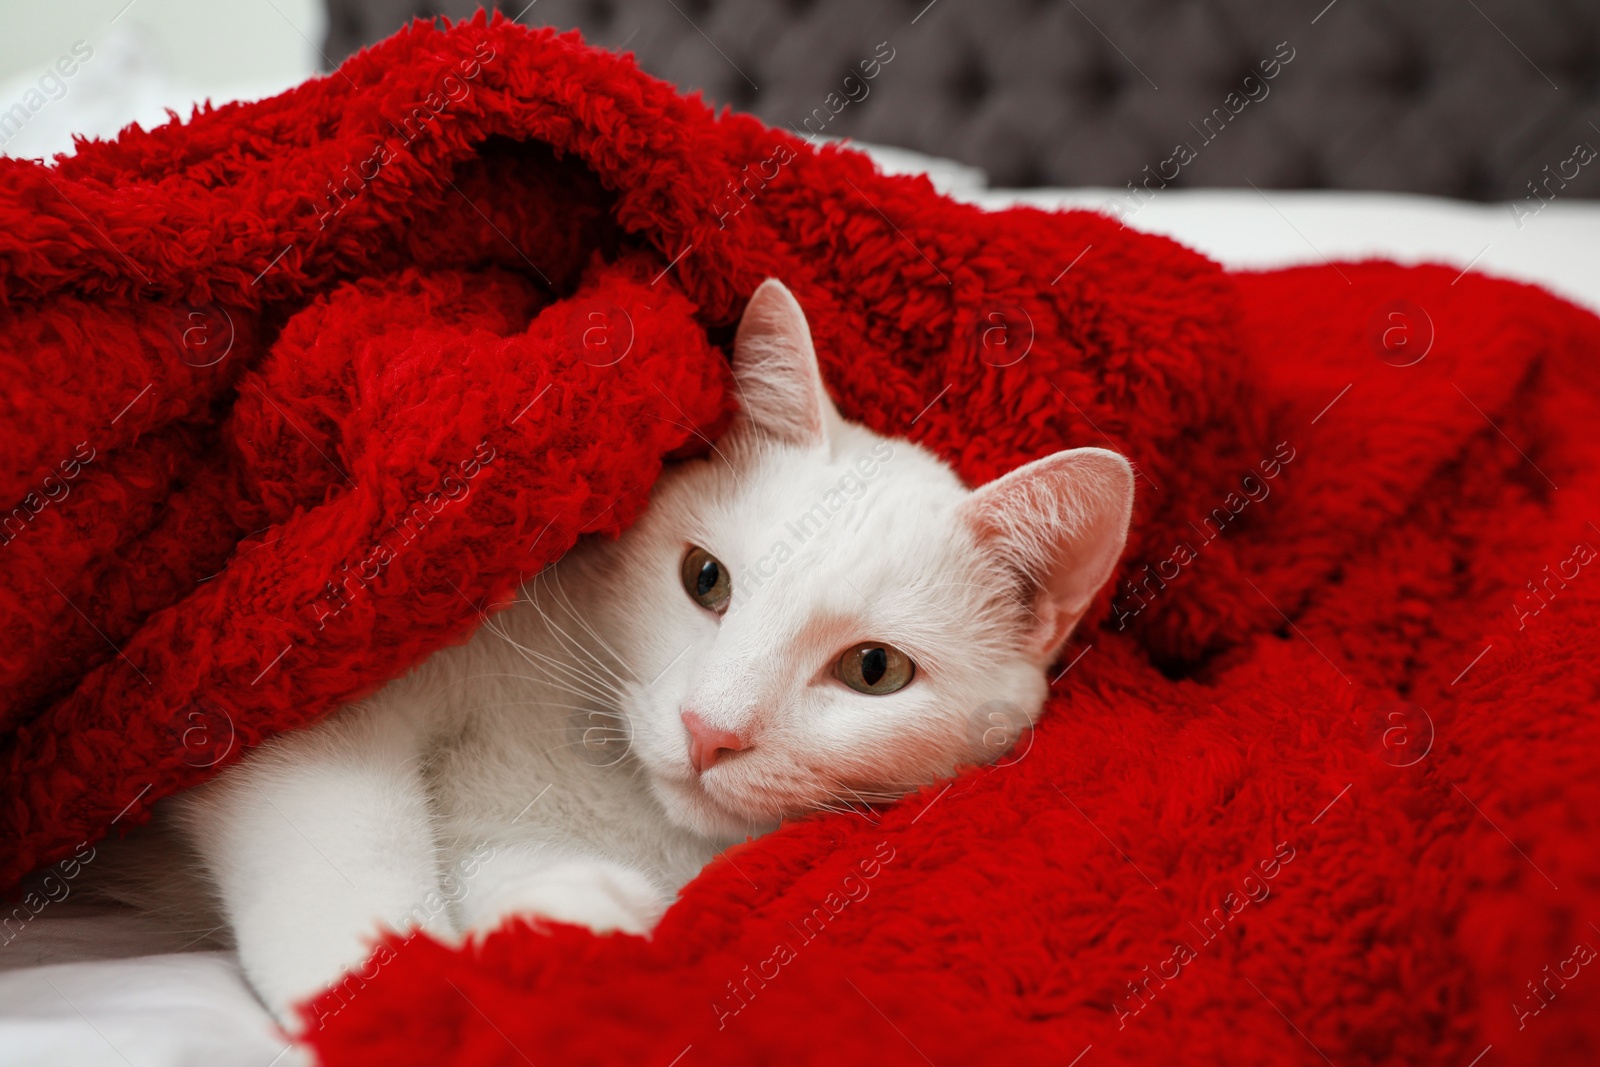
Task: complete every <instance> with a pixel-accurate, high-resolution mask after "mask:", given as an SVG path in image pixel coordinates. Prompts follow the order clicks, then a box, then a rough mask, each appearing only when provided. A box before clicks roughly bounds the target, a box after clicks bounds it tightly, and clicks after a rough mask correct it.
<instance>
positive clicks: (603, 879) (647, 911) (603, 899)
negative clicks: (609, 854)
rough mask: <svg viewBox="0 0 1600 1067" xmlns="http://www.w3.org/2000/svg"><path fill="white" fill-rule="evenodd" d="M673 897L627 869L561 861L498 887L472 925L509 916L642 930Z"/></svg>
mask: <svg viewBox="0 0 1600 1067" xmlns="http://www.w3.org/2000/svg"><path fill="white" fill-rule="evenodd" d="M671 903H672V899H671V898H670V897H669V896H668V895H667V894H666V893H664V892H663V891H662V890H661V889H660V888H659V887H658V886H656V884H655V883H654V882H652V881H650V879H648V878H646V877H645V876H644V875H643V874H640V873H639V872H638V871H636V870H634V869H633V868H631V867H625V866H623V865H622V864H620V863H612V862H610V861H608V860H587V859H585V860H566V861H564V862H561V863H556V864H552V865H551V866H549V867H547V868H545V869H544V870H541V871H538V872H536V873H533V874H529V875H526V876H524V877H522V878H520V879H517V880H516V881H513V882H509V883H507V884H506V885H504V886H501V887H499V888H498V889H497V890H496V891H495V892H494V893H492V894H490V895H489V896H488V897H487V898H486V899H485V900H483V902H482V903H481V905H480V907H479V909H478V911H477V914H476V915H475V916H474V917H473V921H472V924H471V925H472V929H473V931H475V932H486V931H489V930H493V929H494V928H495V927H497V926H499V925H501V924H502V923H504V922H505V921H506V920H507V919H509V918H511V917H512V916H525V917H539V918H544V919H553V920H555V921H556V922H563V923H571V924H573V925H574V926H587V927H588V928H589V929H591V930H593V931H594V932H595V933H606V932H607V931H612V930H616V931H620V932H622V933H625V934H647V933H649V932H650V931H651V930H652V929H654V928H655V925H656V923H657V921H659V920H660V918H661V915H662V913H663V912H665V911H666V910H667V905H669V904H671Z"/></svg>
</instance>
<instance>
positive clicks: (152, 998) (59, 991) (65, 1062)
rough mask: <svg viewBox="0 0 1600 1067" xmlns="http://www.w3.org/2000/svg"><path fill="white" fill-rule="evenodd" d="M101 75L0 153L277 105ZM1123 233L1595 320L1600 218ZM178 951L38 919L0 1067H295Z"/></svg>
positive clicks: (1575, 215) (1223, 205)
mask: <svg viewBox="0 0 1600 1067" xmlns="http://www.w3.org/2000/svg"><path fill="white" fill-rule="evenodd" d="M108 50H112V49H111V48H109V47H108ZM106 60H107V61H106V62H103V63H101V64H100V65H99V66H98V67H97V68H95V72H96V73H97V72H100V71H104V72H105V73H106V75H107V76H108V80H107V82H106V84H105V85H104V86H99V84H98V82H90V81H88V80H87V79H86V80H85V81H83V82H81V83H80V84H79V85H78V86H77V88H76V89H75V94H74V95H73V96H69V97H68V98H67V99H64V100H62V101H60V102H59V103H56V104H52V105H51V107H50V108H48V109H46V110H45V111H42V112H41V113H40V114H39V115H38V116H36V117H35V121H34V124H33V125H32V126H31V127H30V129H29V139H28V142H27V144H26V145H25V146H19V145H17V144H13V145H11V146H10V147H11V148H12V149H13V151H14V152H16V153H17V154H21V153H22V152H23V151H25V152H26V154H28V155H41V156H42V155H45V154H48V153H52V152H55V151H65V150H69V149H70V148H71V140H70V134H71V132H72V131H75V130H79V131H84V132H91V133H96V134H109V133H111V132H114V131H115V130H116V129H119V128H120V127H121V126H122V125H124V124H125V123H127V122H130V121H134V120H136V119H137V120H141V121H145V122H149V121H152V120H159V119H160V118H161V117H162V109H163V108H164V107H165V106H166V105H168V104H170V105H171V106H173V107H174V109H175V110H177V111H179V112H180V114H187V113H188V110H189V101H192V100H194V99H197V98H200V97H202V96H209V97H211V98H212V99H213V100H215V101H217V102H221V101H223V100H226V99H233V98H250V97H253V96H256V95H264V94H265V93H266V92H267V91H272V90H275V89H277V88H279V87H277V86H272V87H259V88H254V89H253V88H251V87H241V86H232V87H218V88H215V89H213V90H211V91H209V92H205V93H202V92H198V91H196V90H195V89H194V88H193V87H187V86H182V85H179V84H176V83H173V82H171V81H170V80H168V79H165V78H163V77H162V76H161V73H160V71H159V70H155V69H150V68H148V67H144V66H141V65H140V62H139V56H137V55H132V56H127V57H123V58H121V59H119V58H118V57H117V56H116V55H115V54H113V55H110V56H107V57H106ZM113 73H114V74H115V77H114V78H111V77H110V75H112V74H113ZM307 73H308V74H309V73H310V72H307ZM97 86H98V87H97ZM0 92H3V88H0ZM0 98H6V97H4V96H0ZM859 147H866V148H867V149H868V150H869V151H871V152H872V153H873V154H874V155H875V156H876V157H877V158H878V159H879V162H880V165H882V166H883V167H884V168H885V169H886V170H891V171H902V172H904V171H920V172H926V173H929V174H930V177H932V178H933V180H934V182H935V184H936V185H938V186H939V187H940V188H941V189H943V190H944V191H946V192H948V193H950V194H951V195H952V196H956V197H958V198H960V199H964V200H967V201H969V202H971V203H974V204H978V205H981V206H983V207H986V208H1000V207H1004V206H1007V205H1010V204H1019V203H1025V204H1032V205H1036V206H1039V207H1046V208H1067V207H1072V208H1088V209H1103V208H1104V207H1105V206H1106V205H1107V204H1108V203H1110V202H1112V201H1114V200H1115V199H1116V194H1115V193H1114V192H1113V191H1110V190H1094V189H1087V190H1084V189H1078V190H1027V191H1016V190H991V189H988V188H986V187H985V183H984V179H983V174H982V172H981V171H979V170H977V169H975V168H971V167H966V166H963V165H961V164H957V163H952V162H950V161H947V160H935V159H931V158H929V157H926V156H919V155H917V154H915V153H910V152H905V151H902V150H899V149H878V148H873V147H871V146H859ZM1126 221H1127V223H1128V225H1130V226H1132V227H1134V228H1136V229H1140V230H1145V231H1148V232H1151V233H1160V234H1165V235H1167V236H1170V237H1173V238H1175V239H1177V240H1179V241H1181V242H1183V243H1184V244H1187V245H1190V246H1191V247H1194V248H1196V249H1198V250H1200V251H1202V252H1204V253H1206V254H1207V255H1209V256H1211V257H1213V258H1214V259H1216V260H1218V261H1219V262H1221V263H1223V264H1225V265H1226V266H1229V267H1234V268H1241V269H1264V268H1271V267H1281V266H1289V265H1294V264H1302V263H1322V262H1325V261H1328V260H1349V259H1361V258H1368V257H1383V258H1389V259H1396V260H1399V261H1401V262H1405V263H1417V262H1428V261H1433V262H1440V263H1447V264H1451V265H1454V266H1456V267H1457V268H1460V269H1462V270H1466V269H1469V268H1470V269H1473V270H1477V271H1482V272H1485V273H1491V274H1498V275H1502V276H1505V277H1509V278H1517V279H1521V280H1525V281H1530V282H1536V283H1539V284H1541V285H1544V286H1546V287H1548V288H1549V289H1551V290H1553V291H1554V292H1556V293H1558V294H1561V295H1564V296H1566V297H1568V298H1569V299H1571V300H1573V301H1575V302H1577V303H1579V304H1581V305H1584V306H1586V307H1588V308H1590V309H1591V310H1595V311H1597V312H1600V204H1588V203H1577V202H1568V203H1562V202H1557V203H1554V204H1551V205H1549V206H1547V207H1545V208H1544V209H1543V211H1541V212H1540V213H1539V214H1538V215H1537V216H1536V217H1534V218H1532V219H1530V220H1527V221H1526V224H1525V225H1523V226H1521V227H1519V226H1518V225H1517V222H1516V219H1515V217H1514V215H1513V213H1512V211H1511V209H1510V208H1508V207H1507V206H1506V205H1488V206H1483V205H1471V204H1461V203H1454V202H1450V201H1445V200H1438V199H1432V198H1427V197H1416V196H1395V195H1385V194H1371V193H1326V192H1277V191H1268V192H1264V193H1262V192H1254V191H1250V190H1245V191H1237V190H1202V191H1192V192H1186V191H1166V192H1162V193H1160V194H1158V195H1157V196H1156V197H1155V198H1154V199H1153V200H1151V201H1149V202H1148V203H1147V204H1146V205H1145V206H1144V207H1142V208H1141V209H1140V210H1139V211H1137V212H1136V213H1134V214H1132V215H1131V216H1128V217H1127V218H1126ZM1063 266H1065V264H1063ZM179 947H180V946H177V945H174V944H172V943H170V942H169V941H164V940H162V939H161V938H160V937H159V936H157V935H155V934H154V933H152V932H151V931H149V930H148V928H146V927H145V926H144V925H142V924H141V922H140V920H139V919H138V918H137V917H136V916H132V915H130V914H127V913H119V912H116V911H104V910H101V911H93V910H89V911H85V910H83V909H81V908H78V907H76V906H75V905H73V904H72V903H71V902H68V903H67V904H63V905H59V906H57V905H52V906H50V907H48V908H47V909H46V910H45V911H44V912H43V913H41V914H40V915H39V917H38V918H36V919H34V920H33V921H32V922H30V923H29V924H28V926H27V928H26V929H25V931H24V932H23V934H22V935H21V936H20V937H18V938H17V939H16V940H14V941H12V942H11V943H9V944H5V945H0V1067H22V1065H29V1067H35V1065H37V1067H46V1065H48V1067H102V1065H104V1067H126V1065H129V1064H131V1065H133V1067H189V1065H206V1067H231V1065H239V1067H289V1065H291V1064H299V1063H302V1062H303V1060H302V1054H301V1052H300V1050H298V1049H294V1048H291V1047H289V1045H288V1044H287V1043H286V1042H285V1039H284V1037H283V1035H282V1034H281V1033H280V1032H279V1031H278V1030H277V1028H276V1026H275V1025H274V1024H273V1022H272V1021H271V1019H270V1018H269V1016H268V1015H267V1014H266V1012H265V1010H264V1009H263V1008H262V1007H261V1006H260V1004H259V1003H258V1002H257V1001H256V1000H255V998H254V997H253V996H252V995H251V993H250V991H249V988H248V987H247V986H246V984H245V983H244V980H243V977H242V975H241V973H240V971H239V967H238V962H237V959H236V958H235V957H234V956H233V955H232V954H231V953H228V952H217V951H175V949H177V948H179Z"/></svg>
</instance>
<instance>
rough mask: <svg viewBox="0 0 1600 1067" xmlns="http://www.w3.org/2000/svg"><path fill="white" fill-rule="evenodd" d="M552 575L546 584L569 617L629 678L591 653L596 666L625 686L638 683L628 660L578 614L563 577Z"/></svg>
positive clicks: (554, 573) (557, 574) (552, 573)
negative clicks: (554, 591)
mask: <svg viewBox="0 0 1600 1067" xmlns="http://www.w3.org/2000/svg"><path fill="white" fill-rule="evenodd" d="M550 574H551V577H550V578H548V579H546V584H547V585H553V586H554V587H555V590H556V595H557V596H558V597H559V598H560V600H561V602H562V604H564V605H565V606H566V609H567V614H568V616H569V617H571V618H572V620H573V621H574V622H576V623H577V624H578V625H579V626H581V627H583V630H584V632H585V633H586V634H588V635H589V636H590V637H592V638H594V639H595V641H596V642H598V643H599V645H600V647H601V648H603V649H604V650H605V651H606V652H607V653H609V654H610V656H611V658H612V660H613V661H615V663H616V665H617V667H618V668H619V669H621V670H623V671H626V672H627V673H628V675H629V677H628V678H626V679H624V678H622V677H621V676H620V675H618V674H616V672H615V671H611V670H610V668H608V667H606V665H605V664H604V663H602V662H601V661H600V657H598V656H595V655H593V653H592V652H591V653H590V656H591V658H592V659H593V660H594V661H595V663H596V665H597V666H600V667H601V668H602V669H605V670H606V671H607V673H609V674H611V676H612V677H613V678H616V679H617V681H618V682H621V683H623V684H624V685H626V684H628V683H630V682H632V683H637V682H638V680H639V679H638V678H637V677H636V676H634V674H633V670H632V669H631V668H630V667H629V666H628V662H627V660H626V659H624V658H623V656H622V654H621V653H620V652H618V651H617V650H616V649H614V648H612V647H611V644H610V642H608V641H607V640H606V639H605V638H604V637H603V636H601V634H600V632H599V631H598V630H596V629H595V628H594V627H593V626H591V625H589V621H588V620H587V619H585V618H584V617H583V616H582V615H581V614H580V613H579V612H578V609H577V607H576V606H575V605H574V604H573V603H572V598H571V597H570V596H568V595H567V591H566V589H565V588H564V587H563V586H562V584H561V575H560V574H559V573H558V572H555V571H551V572H550Z"/></svg>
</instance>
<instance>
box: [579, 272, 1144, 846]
mask: <svg viewBox="0 0 1600 1067" xmlns="http://www.w3.org/2000/svg"><path fill="white" fill-rule="evenodd" d="M733 372H734V379H735V383H736V386H737V392H738V395H739V399H740V402H741V411H740V413H739V415H738V416H737V417H736V419H735V421H734V423H733V425H732V426H731V428H730V429H729V431H728V432H727V433H726V434H725V435H724V436H723V438H722V439H721V440H720V441H719V442H718V443H717V446H716V448H715V449H714V451H713V452H712V454H711V455H709V456H707V457H706V458H704V459H697V460H692V461H689V462H686V463H683V464H681V465H678V466H677V467H675V468H673V469H671V470H669V471H668V472H667V473H665V474H664V475H663V476H662V478H661V479H660V481H659V482H658V483H657V485H656V487H655V490H654V492H653V495H652V500H651V505H650V507H649V509H648V510H647V512H646V513H645V514H644V516H643V517H642V518H641V519H640V520H639V522H638V523H637V525H635V526H634V527H633V528H632V529H630V530H629V531H628V532H627V533H626V534H624V536H623V537H622V538H621V540H620V541H618V542H617V543H616V544H614V545H608V546H605V547H604V548H603V550H600V551H597V552H595V553H584V554H580V556H583V557H586V558H585V560H584V562H582V563H580V566H581V567H582V568H583V569H584V570H585V571H586V578H585V583H584V584H585V589H586V593H587V594H588V595H586V598H585V599H586V600H588V601H589V603H590V604H591V605H592V607H593V610H594V613H595V620H594V621H595V622H597V623H598V625H597V626H595V627H594V631H593V632H594V633H596V634H598V635H601V636H603V638H604V642H605V644H606V645H607V646H608V658H609V657H610V656H614V657H615V660H616V661H617V665H618V666H619V667H620V668H621V670H620V671H618V672H617V673H618V675H619V676H621V677H625V678H626V679H627V681H626V682H625V684H623V685H622V686H621V690H622V692H621V696H620V703H621V711H622V714H623V719H624V721H625V723H626V726H627V731H628V734H629V737H630V742H631V749H632V753H633V755H634V757H635V758H636V759H637V760H638V761H639V764H641V765H642V768H643V771H644V773H645V774H646V775H647V776H648V780H649V782H650V784H651V787H652V788H653V790H654V792H655V793H656V795H657V796H658V797H659V798H660V800H661V801H662V802H663V804H664V805H665V807H666V808H667V810H668V811H669V812H671V813H672V816H673V818H674V819H675V820H676V821H678V822H679V823H681V824H683V825H686V826H689V827H692V828H694V829H697V830H699V831H701V832H702V833H704V834H707V835H709V836H712V837H715V838H721V839H727V838H739V837H742V836H743V835H744V834H746V833H749V832H754V831H759V830H762V829H767V828H770V827H771V826H773V825H774V824H776V823H777V822H778V821H779V820H780V819H781V818H782V817H784V816H788V815H796V814H800V813H803V812H806V811H812V810H816V809H818V808H824V807H830V806H842V805H844V804H847V803H852V802H855V801H858V800H862V799H866V800H883V799H887V798H889V797H893V796H898V795H900V794H902V793H905V792H908V791H910V790H913V789H916V788H917V787H919V786H922V785H925V784H928V783H930V782H933V781H937V780H938V779H939V778H941V777H944V776H947V775H949V774H950V773H951V772H952V771H954V770H955V769H956V768H957V767H958V766H960V765H962V764H971V763H974V762H978V761H983V760H988V759H992V758H994V757H995V756H996V755H998V754H999V753H997V752H996V751H995V750H994V742H995V738H996V727H997V725H998V726H1000V732H1001V733H1002V734H1004V733H1005V724H1006V723H1008V722H1009V723H1011V724H1013V725H1015V726H1016V727H1019V728H1020V727H1021V726H1024V725H1028V724H1031V723H1032V722H1033V721H1034V720H1035V719H1036V718H1037V716H1038V714H1039V711H1040V708H1041V706H1042V704H1043V701H1044V697H1045V694H1046V690H1047V683H1046V679H1045V673H1044V672H1045V669H1046V668H1047V667H1049V666H1050V665H1051V664H1052V663H1053V662H1054V660H1055V659H1056V657H1057V656H1058V654H1059V653H1060V652H1061V650H1062V647H1063V645H1064V644H1065V642H1066V640H1067V637H1068V635H1069V634H1070V633H1071V632H1072V629H1073V627H1074V626H1075V625H1076V624H1077V622H1078V620H1079V619H1080V618H1081V617H1082V615H1083V613H1084V611H1085V610H1086V609H1087V608H1088V607H1089V604H1090V601H1091V600H1092V598H1093V597H1094V595H1095V593H1096V592H1097V591H1098V590H1099V589H1100V587H1101V586H1102V585H1103V584H1104V583H1105V582H1106V580H1107V579H1108V578H1109V577H1110V575H1111V572H1112V569H1113V567H1114V566H1115V564H1116V561H1117V558H1118V557H1119V556H1120V554H1121V552H1122V548H1123V544H1124V541H1125V539H1126V536H1127V530H1128V523H1129V517H1130V514H1131V511H1132V505H1133V472H1132V469H1131V468H1130V467H1129V465H1128V462H1127V460H1125V459H1124V458H1123V457H1121V456H1119V455H1117V454H1115V453H1113V452H1108V451H1105V450H1102V449H1097V448H1080V449H1075V450H1072V451H1065V452H1058V453H1056V454H1055V455H1052V456H1047V457H1045V458H1043V459H1040V460H1037V461H1035V462H1033V463H1030V464H1028V465H1026V466H1024V467H1021V468H1019V469H1017V470H1015V471H1013V472H1011V473H1010V474H1008V475H1006V476H1005V477H1003V478H1000V479H998V480H996V481H994V482H992V483H990V484H989V485H986V486H983V487H982V488H981V489H978V490H977V491H975V492H974V491H969V490H968V489H966V488H965V487H964V486H963V485H962V484H961V482H960V480H959V479H958V478H957V477H956V475H955V474H954V473H953V472H952V471H951V470H950V468H949V467H947V466H946V465H945V464H943V463H942V462H940V461H939V460H938V459H936V458H935V457H934V456H933V455H932V454H931V453H929V452H928V451H927V450H925V449H923V448H921V447H919V446H917V445H915V444H912V443H911V442H909V441H906V440H903V439H899V438H893V439H891V438H886V437H882V436H880V435H878V434H876V433H873V432H872V431H870V430H867V429H866V428H864V427H862V426H859V425H856V424H854V423H849V422H846V421H844V420H843V419H842V418H841V417H840V416H839V414H838V413H837V412H836V411H835V410H834V407H833V405H832V403H831V402H830V401H829V399H828V394H827V392H826V390H825V389H824V387H823V383H822V379H821V376H820V373H819V371H818V367H817V358H816V353H815V352H814V350H813V348H812V343H811V336H810V331H809V329H808V327H807V325H806V321H805V316H804V314H803V312H802V311H801V309H800V305H799V304H798V303H797V302H796V301H795V299H794V297H793V296H792V295H791V294H790V293H789V291H788V289H786V288H784V286H782V285H781V284H779V283H778V282H776V281H770V280H769V281H767V282H766V283H765V284H763V285H762V286H761V288H760V289H758V290H757V291H756V293H755V296H754V297H752V298H751V300H750V304H749V307H748V308H747V309H746V311H745V314H744V319H743V321H742V322H741V323H740V326H739V332H738V337H737V340H736V342H735V346H734V356H733ZM591 598H592V599H591ZM586 614H587V613H586ZM1011 736H1012V737H1014V736H1015V731H1013V732H1012V734H1011Z"/></svg>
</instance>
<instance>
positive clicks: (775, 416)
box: [733, 278, 839, 448]
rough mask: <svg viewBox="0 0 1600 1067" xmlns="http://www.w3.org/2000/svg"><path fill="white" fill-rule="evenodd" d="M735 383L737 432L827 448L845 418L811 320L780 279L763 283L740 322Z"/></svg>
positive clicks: (803, 446) (734, 347)
mask: <svg viewBox="0 0 1600 1067" xmlns="http://www.w3.org/2000/svg"><path fill="white" fill-rule="evenodd" d="M733 380H734V384H735V386H736V388H737V390H738V393H739V407H740V411H739V417H738V420H737V421H736V422H735V424H734V427H733V429H734V430H735V431H736V432H748V433H751V434H752V435H753V436H755V437H756V438H758V439H762V440H769V441H778V442H781V443H784V444H789V445H798V446H800V447H802V448H815V447H821V446H824V445H826V444H827V442H828V437H829V434H830V431H831V430H832V429H833V426H834V424H835V423H837V422H838V420H839V415H838V412H836V411H835V410H834V407H833V402H832V401H831V400H829V399H828V393H827V390H826V389H825V388H824V387H823V384H822V372H821V370H819V369H818V367H817V352H816V349H815V348H814V347H812V344H811V327H809V326H808V325H806V314H805V312H804V311H802V310H801V309H800V302H799V301H798V300H796V299H795V298H794V294H793V293H791V292H789V290H788V288H787V287H786V286H784V284H783V283H782V282H780V281H778V280H777V279H776V278H768V279H767V280H766V281H764V282H762V283H761V286H760V288H758V289H757V290H756V291H755V295H754V296H752V297H751V298H750V303H749V304H748V305H746V307H745V309H744V317H743V318H741V319H740V320H739V332H738V335H737V336H736V337H735V338H734V342H733Z"/></svg>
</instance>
